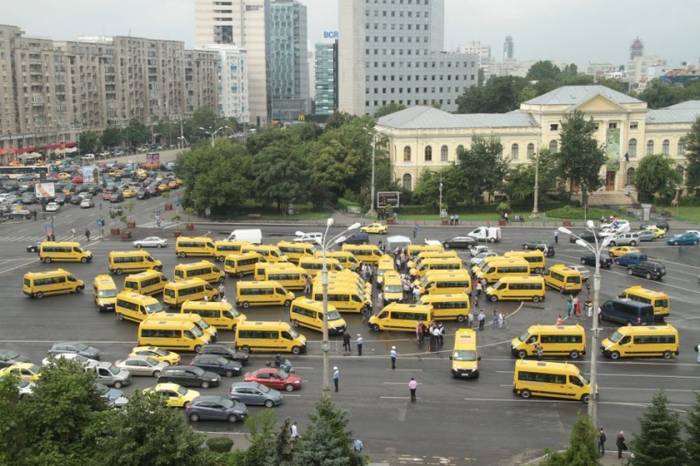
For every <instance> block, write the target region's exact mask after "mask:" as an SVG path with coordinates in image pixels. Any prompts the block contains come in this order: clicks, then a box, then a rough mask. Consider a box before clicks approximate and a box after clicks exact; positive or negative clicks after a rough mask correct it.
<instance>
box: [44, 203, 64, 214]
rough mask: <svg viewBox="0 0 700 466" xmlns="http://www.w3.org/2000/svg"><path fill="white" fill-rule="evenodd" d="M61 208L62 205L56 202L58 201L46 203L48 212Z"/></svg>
mask: <svg viewBox="0 0 700 466" xmlns="http://www.w3.org/2000/svg"><path fill="white" fill-rule="evenodd" d="M60 208H61V205H60V204H58V203H56V202H49V203H48V204H46V209H45V210H46V212H58V210H59V209H60Z"/></svg>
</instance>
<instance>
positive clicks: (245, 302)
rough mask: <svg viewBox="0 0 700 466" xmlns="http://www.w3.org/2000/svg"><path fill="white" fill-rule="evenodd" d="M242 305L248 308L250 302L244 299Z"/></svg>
mask: <svg viewBox="0 0 700 466" xmlns="http://www.w3.org/2000/svg"><path fill="white" fill-rule="evenodd" d="M241 306H243V309H248V308H249V307H250V303H249V302H248V301H243V302H242V303H241Z"/></svg>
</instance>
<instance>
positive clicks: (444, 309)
mask: <svg viewBox="0 0 700 466" xmlns="http://www.w3.org/2000/svg"><path fill="white" fill-rule="evenodd" d="M470 301H471V298H470V297H469V295H468V294H466V293H461V294H426V295H423V296H421V298H420V303H421V304H425V305H428V306H432V308H433V319H435V320H456V321H457V322H464V321H465V320H467V316H469V311H470V309H471V302H470Z"/></svg>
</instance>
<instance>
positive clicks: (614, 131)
mask: <svg viewBox="0 0 700 466" xmlns="http://www.w3.org/2000/svg"><path fill="white" fill-rule="evenodd" d="M605 152H606V154H605V155H607V157H608V162H607V168H608V171H617V170H619V169H620V128H609V129H608V132H607V134H606V136H605Z"/></svg>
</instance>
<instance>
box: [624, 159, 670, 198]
mask: <svg viewBox="0 0 700 466" xmlns="http://www.w3.org/2000/svg"><path fill="white" fill-rule="evenodd" d="M680 181H681V177H680V175H679V174H678V172H677V171H676V170H675V169H674V168H673V165H672V163H671V160H669V158H668V157H665V156H664V155H662V154H654V155H647V156H645V157H644V158H642V161H641V162H639V167H638V168H637V171H636V172H635V174H634V186H635V188H637V192H638V193H639V200H640V201H641V202H653V201H654V200H655V199H657V198H662V199H664V200H666V201H668V200H670V199H672V198H673V196H674V195H675V192H676V186H678V184H679V183H680Z"/></svg>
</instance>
